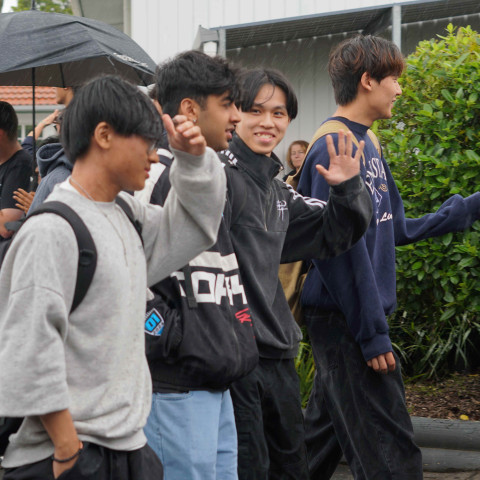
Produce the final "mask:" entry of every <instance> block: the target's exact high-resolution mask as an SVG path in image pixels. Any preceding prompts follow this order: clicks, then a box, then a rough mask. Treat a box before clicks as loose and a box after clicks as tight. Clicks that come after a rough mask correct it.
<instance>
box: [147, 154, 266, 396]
mask: <svg viewBox="0 0 480 480" xmlns="http://www.w3.org/2000/svg"><path fill="white" fill-rule="evenodd" d="M160 161H161V162H162V163H163V164H164V165H165V170H164V171H163V173H162V175H161V176H160V178H159V179H158V181H157V183H156V184H155V187H154V189H153V192H152V196H151V199H150V201H151V203H156V204H163V202H164V200H165V198H166V197H167V193H168V191H169V189H170V181H169V180H168V175H169V171H170V165H171V161H169V160H168V159H163V161H162V158H161V160H160ZM206 208H208V206H206ZM230 217H231V214H230V209H229V203H228V202H227V204H226V207H225V212H224V220H223V221H222V223H221V224H220V229H219V233H218V239H217V243H216V244H215V245H214V246H213V247H211V248H210V249H209V250H208V251H206V252H204V253H202V254H200V255H199V256H198V257H196V258H195V259H193V260H192V261H191V262H190V263H189V265H187V266H186V267H184V268H183V269H182V270H180V271H177V272H173V273H172V274H171V276H170V277H169V278H167V279H165V280H163V281H162V282H160V283H158V284H157V285H155V287H153V288H152V291H153V293H154V295H155V298H154V299H153V300H151V301H149V302H148V304H147V317H146V324H145V333H146V351H147V359H148V363H149V366H150V372H151V374H152V380H153V390H154V391H171V390H223V389H226V388H228V386H229V385H230V384H231V383H232V382H233V381H235V380H238V379H239V378H241V377H243V376H244V375H246V374H247V373H249V372H250V371H251V370H252V369H253V368H254V367H255V365H256V364H257V362H258V350H257V346H256V343H255V339H254V336H253V327H252V318H251V316H250V310H249V306H248V304H247V298H246V295H245V290H244V287H243V284H242V280H241V277H240V272H239V268H238V263H237V259H236V256H235V254H234V252H233V246H232V242H231V240H230V236H229V234H228V225H227V224H226V221H225V220H226V219H228V218H230Z"/></svg>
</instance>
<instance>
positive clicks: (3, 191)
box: [0, 101, 33, 242]
mask: <svg viewBox="0 0 480 480" xmlns="http://www.w3.org/2000/svg"><path fill="white" fill-rule="evenodd" d="M17 130H18V118H17V114H16V113H15V110H14V108H13V107H12V105H10V104H9V103H7V102H3V101H0V242H1V241H3V240H4V239H7V238H10V237H11V236H12V234H13V232H12V231H11V230H8V229H7V228H6V226H5V224H6V223H8V222H14V221H16V220H19V219H20V218H21V216H22V215H23V211H22V209H21V208H18V207H17V206H16V201H15V199H14V198H13V195H14V192H15V190H17V189H18V188H22V189H23V190H25V191H26V190H28V186H29V184H30V174H31V172H32V171H33V170H32V159H31V157H30V155H29V154H28V153H27V152H26V151H25V150H23V149H22V147H21V146H20V144H19V143H18V140H17Z"/></svg>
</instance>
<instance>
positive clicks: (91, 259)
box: [27, 201, 97, 313]
mask: <svg viewBox="0 0 480 480" xmlns="http://www.w3.org/2000/svg"><path fill="white" fill-rule="evenodd" d="M42 213H55V214H56V215H60V216H61V217H62V218H64V219H65V220H66V221H67V222H68V223H69V224H70V226H71V227H72V229H73V233H75V238H76V239H77V244H78V269H77V281H76V284H75V293H74V295H73V302H72V307H71V308H70V313H72V312H73V311H74V310H75V309H76V308H77V307H78V305H79V304H80V303H81V301H82V300H83V299H84V298H85V295H86V294H87V291H88V289H89V287H90V284H91V283H92V278H93V275H94V273H95V269H96V266H97V249H96V248H95V243H94V242H93V238H92V235H91V234H90V232H89V231H88V228H87V226H86V225H85V223H84V222H83V220H82V219H81V218H80V217H79V215H78V214H77V213H76V212H75V211H74V210H73V209H72V208H70V207H69V206H68V205H67V204H65V203H63V202H58V201H50V202H45V203H43V204H42V205H40V206H39V207H38V208H36V209H35V210H34V211H33V212H32V213H31V214H30V215H29V216H28V217H27V218H30V217H33V216H35V215H40V214H42Z"/></svg>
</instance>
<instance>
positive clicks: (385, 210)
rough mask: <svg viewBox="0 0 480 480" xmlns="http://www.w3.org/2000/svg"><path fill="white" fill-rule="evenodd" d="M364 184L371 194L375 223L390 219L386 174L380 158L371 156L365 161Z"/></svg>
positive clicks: (390, 211) (391, 217)
mask: <svg viewBox="0 0 480 480" xmlns="http://www.w3.org/2000/svg"><path fill="white" fill-rule="evenodd" d="M365 185H366V186H367V187H368V189H369V191H370V195H371V196H372V203H373V210H374V212H375V218H376V219H377V225H378V224H379V223H381V222H387V221H391V220H392V219H393V215H392V209H391V206H390V201H389V195H388V186H387V174H386V172H385V167H384V165H383V162H382V160H381V159H380V158H378V157H371V158H370V159H369V160H368V161H367V165H366V172H365Z"/></svg>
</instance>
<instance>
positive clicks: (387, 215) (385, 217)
mask: <svg viewBox="0 0 480 480" xmlns="http://www.w3.org/2000/svg"><path fill="white" fill-rule="evenodd" d="M392 219H393V215H392V214H391V213H387V212H384V214H383V215H382V218H381V219H380V220H378V218H377V225H378V224H379V223H381V222H387V221H388V220H392Z"/></svg>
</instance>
